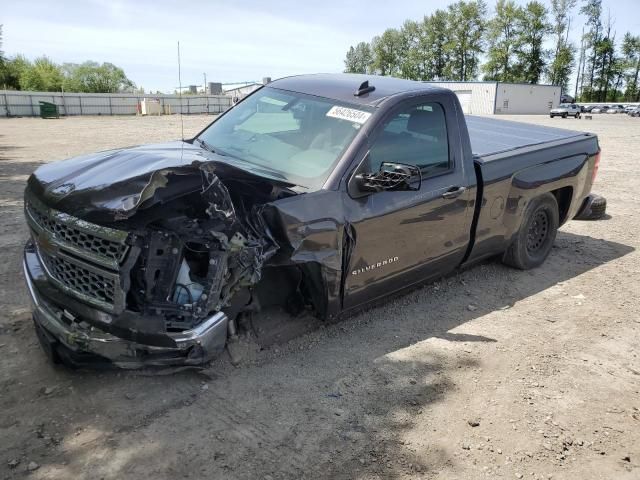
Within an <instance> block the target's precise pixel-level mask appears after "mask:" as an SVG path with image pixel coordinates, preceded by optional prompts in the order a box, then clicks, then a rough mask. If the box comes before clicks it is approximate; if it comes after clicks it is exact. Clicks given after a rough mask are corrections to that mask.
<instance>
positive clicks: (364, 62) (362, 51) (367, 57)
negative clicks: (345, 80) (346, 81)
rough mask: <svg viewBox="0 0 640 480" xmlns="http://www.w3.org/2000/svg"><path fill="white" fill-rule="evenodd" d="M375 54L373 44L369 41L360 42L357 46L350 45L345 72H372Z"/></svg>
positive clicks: (345, 62)
mask: <svg viewBox="0 0 640 480" xmlns="http://www.w3.org/2000/svg"><path fill="white" fill-rule="evenodd" d="M372 63H373V56H372V54H371V46H370V45H369V44H368V43H367V42H360V43H358V44H357V45H356V46H355V48H354V47H349V51H348V52H347V57H346V58H345V61H344V65H345V69H344V71H345V73H371V64H372Z"/></svg>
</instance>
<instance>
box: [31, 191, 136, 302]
mask: <svg viewBox="0 0 640 480" xmlns="http://www.w3.org/2000/svg"><path fill="white" fill-rule="evenodd" d="M25 216H26V218H27V222H28V224H29V226H30V228H31V231H32V237H33V239H34V242H35V244H36V247H37V251H38V255H39V257H40V259H41V261H42V264H43V266H44V269H45V271H46V273H47V276H48V277H49V279H50V280H51V282H52V284H54V285H55V286H57V287H58V288H59V289H60V290H62V291H63V292H65V293H67V294H69V295H71V296H74V297H76V298H78V299H80V300H82V301H84V302H86V303H89V304H92V305H94V306H97V307H99V308H101V309H103V310H106V311H109V312H113V313H119V312H122V311H123V310H124V307H125V297H126V292H125V290H124V289H123V287H122V286H121V285H123V284H126V283H128V282H122V281H121V278H120V275H121V273H120V272H121V268H120V266H121V264H123V263H124V262H125V260H126V258H127V254H128V252H129V251H130V247H129V245H128V244H127V243H126V240H127V237H128V233H127V232H124V231H121V230H115V229H112V228H108V227H103V226H101V225H96V224H93V223H89V222H86V221H84V220H81V219H79V218H76V217H72V216H70V215H67V214H66V213H63V212H60V211H57V210H54V209H50V208H48V207H46V206H45V205H43V204H42V203H41V202H40V201H39V200H38V199H37V198H35V197H33V195H31V194H30V192H27V193H26V194H25Z"/></svg>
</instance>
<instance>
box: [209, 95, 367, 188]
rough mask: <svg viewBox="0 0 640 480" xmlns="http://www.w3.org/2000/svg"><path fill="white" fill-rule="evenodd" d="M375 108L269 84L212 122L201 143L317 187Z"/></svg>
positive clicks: (255, 168) (277, 175)
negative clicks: (290, 90) (269, 85)
mask: <svg viewBox="0 0 640 480" xmlns="http://www.w3.org/2000/svg"><path fill="white" fill-rule="evenodd" d="M372 111H373V110H372V109H370V108H366V107H364V108H363V107H361V106H357V107H345V106H344V105H343V104H341V103H340V102H336V101H334V100H331V99H328V98H322V97H315V96H310V95H304V94H300V93H295V92H289V91H285V90H278V89H275V88H271V87H265V88H262V89H260V90H258V91H257V92H256V93H254V94H253V95H251V96H249V97H248V98H247V99H245V100H244V101H242V102H240V103H239V104H237V105H236V106H235V107H233V108H232V109H231V110H230V111H228V112H227V113H226V114H225V115H223V116H222V117H220V118H219V119H218V120H216V121H215V122H214V123H212V124H211V125H210V126H209V128H207V129H206V130H205V131H204V132H202V133H201V134H200V135H199V137H198V138H197V139H196V143H198V140H199V141H200V142H199V143H200V145H201V146H203V148H209V149H211V150H213V151H215V152H216V153H219V154H221V155H228V156H229V157H232V158H234V159H238V160H241V161H243V162H245V163H247V164H250V165H249V167H250V168H248V169H249V170H253V171H260V173H261V174H262V175H265V176H271V177H273V178H278V179H282V180H284V181H286V182H289V183H293V184H295V185H300V186H303V187H306V188H308V189H310V190H317V189H319V188H320V187H321V186H322V184H323V183H324V182H325V180H326V179H327V178H328V176H329V174H330V173H331V171H332V170H333V167H334V165H335V164H336V162H337V161H338V160H339V158H340V156H341V155H342V153H343V152H344V151H345V149H346V148H347V147H348V145H349V144H350V143H351V141H352V140H353V138H354V137H355V135H356V133H358V130H359V128H360V127H361V126H362V124H363V123H364V122H366V120H367V119H368V118H369V116H370V115H371V112H372ZM251 167H253V168H251Z"/></svg>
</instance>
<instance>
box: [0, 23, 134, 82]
mask: <svg viewBox="0 0 640 480" xmlns="http://www.w3.org/2000/svg"><path fill="white" fill-rule="evenodd" d="M0 88H2V89H4V90H31V91H37V92H59V91H61V90H64V91H67V92H80V93H117V92H122V91H131V90H132V89H134V88H135V84H134V83H133V82H132V81H131V80H129V79H128V78H127V76H126V75H125V73H124V71H123V70H122V69H121V68H119V67H117V66H115V65H113V64H112V63H108V62H105V63H102V64H100V63H98V62H93V61H86V62H83V63H80V64H77V63H63V64H62V65H58V64H56V63H55V62H53V61H52V60H50V59H49V58H48V57H46V56H42V57H39V58H36V59H35V60H34V61H29V60H28V59H27V58H26V57H24V56H23V55H15V56H13V57H11V58H6V57H5V55H4V52H3V51H2V25H0Z"/></svg>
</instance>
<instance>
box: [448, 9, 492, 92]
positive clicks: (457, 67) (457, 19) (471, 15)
mask: <svg viewBox="0 0 640 480" xmlns="http://www.w3.org/2000/svg"><path fill="white" fill-rule="evenodd" d="M486 10H487V7H486V4H485V3H484V1H482V0H472V1H468V2H467V1H464V0H459V1H458V2H456V3H454V4H452V5H449V7H448V9H447V13H448V15H447V32H448V41H447V44H446V51H447V54H448V55H447V57H448V62H447V65H446V68H445V72H444V73H445V76H446V77H447V78H449V79H450V80H460V81H468V80H473V79H475V78H476V76H477V74H478V68H479V65H480V54H481V53H483V37H484V32H485V15H486Z"/></svg>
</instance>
